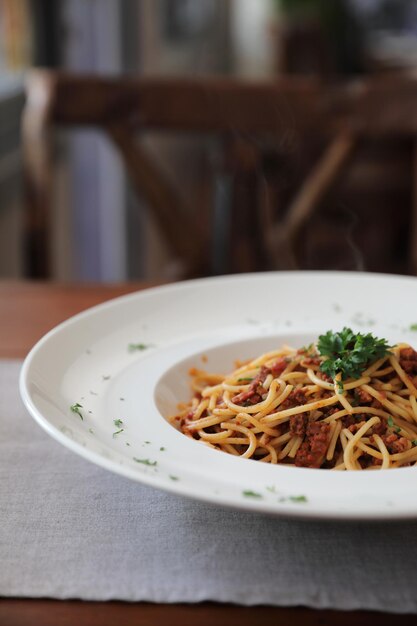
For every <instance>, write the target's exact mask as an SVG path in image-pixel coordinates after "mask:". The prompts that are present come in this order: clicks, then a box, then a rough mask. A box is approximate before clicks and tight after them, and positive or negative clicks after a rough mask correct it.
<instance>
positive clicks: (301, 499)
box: [288, 496, 308, 502]
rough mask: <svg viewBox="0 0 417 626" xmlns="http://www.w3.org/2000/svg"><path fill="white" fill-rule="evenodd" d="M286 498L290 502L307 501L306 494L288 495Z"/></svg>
mask: <svg viewBox="0 0 417 626" xmlns="http://www.w3.org/2000/svg"><path fill="white" fill-rule="evenodd" d="M288 499H289V500H290V501H291V502H308V500H307V497H306V496H290V497H289V498H288Z"/></svg>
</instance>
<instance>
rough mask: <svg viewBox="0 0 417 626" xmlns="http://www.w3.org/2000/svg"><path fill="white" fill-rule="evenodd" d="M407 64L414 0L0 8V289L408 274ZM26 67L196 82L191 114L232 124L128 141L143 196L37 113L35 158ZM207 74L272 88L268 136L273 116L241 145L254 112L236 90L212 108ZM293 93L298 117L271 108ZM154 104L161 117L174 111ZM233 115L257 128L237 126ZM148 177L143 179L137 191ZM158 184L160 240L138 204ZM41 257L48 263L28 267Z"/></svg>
mask: <svg viewBox="0 0 417 626" xmlns="http://www.w3.org/2000/svg"><path fill="white" fill-rule="evenodd" d="M416 67H417V3H416V2H415V0H331V1H329V0H275V1H274V0H128V1H122V0H0V276H1V277H2V278H24V277H37V278H52V279H55V280H64V281H106V282H107V281H123V280H133V279H142V278H145V279H150V280H166V279H177V278H183V277H187V276H191V275H209V274H222V273H230V272H241V271H259V270H265V269H267V270H268V269H287V268H290V269H293V268H295V267H298V268H300V269H335V270H367V271H383V272H392V273H404V274H405V273H414V274H415V273H417V265H416V259H415V258H414V255H415V254H416V252H415V249H416V245H415V238H416V232H417V229H416V227H415V219H414V212H415V211H417V201H416V198H415V194H416V190H417V188H416V185H415V182H414V181H415V178H416V173H417V167H416V158H415V155H416V151H415V146H416V139H415V131H416V130H417V121H414V120H417V91H416V89H415V87H414V75H415V69H416ZM33 68H46V69H48V70H60V71H65V72H71V73H74V74H82V75H85V76H87V77H91V76H102V77H108V76H111V77H113V78H117V79H120V80H124V79H125V78H126V79H128V80H129V81H130V80H138V81H140V80H141V79H148V78H160V79H161V80H162V81H163V80H165V79H169V81H170V83H169V84H170V85H172V88H173V89H174V88H175V81H176V80H179V82H178V85H177V90H178V94H180V93H181V84H182V83H181V81H180V78H181V79H184V77H186V78H188V79H189V80H190V81H191V82H192V81H200V82H199V84H201V85H203V88H204V89H206V90H207V91H206V92H204V93H207V99H206V104H205V107H203V109H204V108H205V113H206V114H207V115H208V116H210V115H213V110H218V111H221V115H223V116H227V115H229V121H230V128H228V129H226V130H227V132H225V130H224V129H222V130H221V131H219V132H214V133H212V132H210V133H209V132H206V129H204V128H202V130H201V132H199V130H198V128H193V129H192V132H190V130H187V129H186V130H185V131H184V130H181V128H180V129H179V131H178V132H175V133H174V132H172V130H171V131H167V130H166V128H165V129H164V128H162V129H161V131H158V129H157V128H155V127H152V128H151V129H150V131H149V132H146V133H145V132H141V133H140V135H141V136H140V137H139V138H138V141H139V140H140V142H141V146H142V148H143V150H145V151H146V155H147V157H149V160H150V162H151V163H152V164H153V165H152V167H155V168H156V169H155V171H157V172H158V173H160V174H161V180H162V181H163V182H162V183H161V184H160V185H159V183H158V182H157V180H159V179H157V178H155V180H154V181H153V182H152V180H151V181H150V182H149V180H148V181H147V180H145V181H144V184H145V187H146V186H147V185H148V187H149V186H150V187H152V185H154V187H153V189H154V191H153V192H152V191H151V192H149V193H144V194H141V193H140V190H139V193H138V186H139V185H134V184H132V177H131V176H129V171H128V168H127V167H126V163H125V161H124V159H123V158H122V156H121V152H120V149H119V150H118V149H117V147H116V146H115V142H114V141H112V138H111V136H109V133H106V132H103V128H101V127H100V124H94V123H91V124H84V125H82V124H79V123H77V121H76V120H75V122H74V123H73V124H72V123H71V124H69V123H67V124H61V123H59V122H60V120H59V119H58V118H57V119H56V120H54V119H53V115H51V116H50V118H48V121H50V122H51V123H50V129H48V137H47V140H48V142H51V143H50V144H48V145H49V148H48V149H50V150H52V156H51V155H50V158H49V160H48V161H47V162H46V161H45V160H42V158H40V159H39V160H37V155H42V154H43V152H42V141H44V140H45V139H44V138H42V137H39V132H38V134H36V133H37V130H36V129H37V128H38V127H37V126H36V124H37V117H36V116H37V114H38V113H37V112H39V110H40V109H41V108H42V106H45V107H47V106H48V103H46V104H45V103H44V102H43V99H46V96H45V93H43V92H42V89H40V88H39V85H37V84H36V83H34V82H32V83H31V82H29V83H28V76H30V72H31V71H32V70H33ZM213 77H218V78H219V79H220V78H221V79H222V81H225V82H221V85H222V89H224V85H225V84H226V83H227V82H228V81H230V82H231V83H233V84H235V85H236V86H237V88H239V87H240V86H241V85H243V86H245V85H248V84H250V85H253V84H259V85H265V86H266V88H267V89H268V88H269V87H271V86H272V87H273V88H274V89H277V90H278V89H280V88H281V85H282V86H283V87H282V89H283V97H282V98H280V99H279V102H278V101H277V107H276V117H279V118H280V125H279V128H278V126H277V123H276V120H275V121H274V120H273V119H272V120H271V132H270V133H268V132H267V130H268V129H267V128H266V126H267V123H266V120H265V119H264V120H261V121H263V122H265V124H264V126H265V127H263V128H262V132H261V133H257V132H255V131H254V129H253V127H254V126H256V122H257V120H256V116H257V115H258V116H259V117H260V118H261V117H262V116H263V115H264V114H263V113H262V106H260V108H259V110H258V108H257V106H258V105H257V102H256V100H253V99H252V100H251V99H247V98H246V97H242V99H241V100H240V99H239V91H237V92H236V94H237V95H236V104H235V108H233V109H232V108H230V110H225V111H224V110H223V101H222V98H221V97H214V98H213V97H211V95H210V94H211V91H210V90H211V86H212V85H213V82H212V81H213ZM206 79H207V80H208V83H207V86H206V87H205V83H204V81H205V80H206ZM187 84H189V83H187ZM368 84H370V85H376V87H375V89H376V92H375V93H376V94H377V95H375V93H374V92H373V91H372V89H374V87H372V89H371V92H370V93H372V94H374V95H373V96H372V98H371V99H370V100H369V99H367V98H365V97H362V95H363V94H366V93H368V92H367V91H366V89H367V85H368ZM28 85H29V86H28ZM304 85H306V91H303V90H304ZM294 86H295V87H296V89H297V90H298V89H299V88H300V89H301V91H300V94H299V96H297V97H299V98H300V104H299V105H298V103H297V100H296V99H293V98H292V96H291V97H290V96H288V99H287V96H286V93H287V91H286V90H288V89H289V90H290V92H291V90H292V89H293V87H294ZM310 86H311V89H312V94H313V96H312V97H314V100H313V99H312V100H311V101H310V100H309V98H310V96H309V93H310V92H309V89H310ZM113 87H114V85H113ZM114 88H115V89H116V92H117V87H114ZM31 90H32V92H31ZM364 90H365V91H364ZM214 93H216V92H215V91H214ZM291 93H292V92H291ZM297 93H298V91H297ZM259 94H261V92H259ZM358 94H359V96H360V97H359V96H358ZM57 97H58V96H57ZM61 97H62V96H61ZM260 97H261V95H259V96H258V99H259V98H260ZM358 97H359V99H358V100H357V99H355V98H358ZM83 98H84V96H83V95H82V93H81V92H80V91H78V89H77V88H75V87H74V88H73V90H71V91H70V93H68V92H66V97H65V107H66V109H65V110H66V111H69V113H68V116H70V115H71V114H72V113H71V107H73V108H74V116H75V118H76V116H77V115H78V111H79V109H80V107H81V106H82V103H83V102H84V99H83ZM28 102H30V103H31V108H29V110H27V107H28V104H27V103H28ZM173 102H174V101H173ZM175 102H176V100H175ZM179 102H180V101H179ZM351 102H352V104H351ZM240 103H241V107H240ZM251 103H252V104H251ZM163 104H164V106H165V108H166V109H167V110H168V111H170V113H169V114H170V115H172V116H174V115H175V113H176V112H178V110H177V109H178V106H180V105H178V104H175V106H174V104H172V111H171V110H170V106H171V102H170V101H166V102H164V103H163ZM57 106H58V105H57ZM59 106H61V105H59ZM25 107H26V109H25ZM158 107H159V104H158ZM244 107H249V108H248V110H244ZM250 107H252V110H249V109H250ZM309 107H310V108H309ZM310 110H311V112H312V113H311V116H310ZM25 111H26V112H25ZM179 114H180V117H181V111H179ZM203 114H204V111H203V112H199V119H200V120H203V117H204V115H203ZM139 115H140V114H139ZM155 115H156V114H155ZM164 115H166V113H164ZM219 115H220V113H219ZM266 115H267V113H265V116H266ZM25 116H26V118H25ZM239 116H241V117H239ZM58 117H59V116H58ZM241 118H242V119H244V120H247V119H253V120H254V122H251V124H252V126H251V125H250V124H249V126H250V128H249V129H248V130H245V124H244V123H243V122H241V121H236V120H241ZM22 119H23V120H25V122H24V123H23V124H22ZM145 121H146V120H145ZM203 121H204V120H203ZM258 121H259V120H258ZM142 123H143V120H142ZM245 123H246V122H245ZM239 124H241V125H240V126H239ZM32 125H33V127H32ZM143 126H145V124H144V123H143ZM154 126H155V125H154ZM156 126H157V124H156ZM374 126H375V128H374ZM370 127H372V131H369V128H370ZM28 129H29V130H28ZM144 130H146V129H145V128H144V127H143V128H142V131H144ZM255 130H256V129H255ZM25 133H26V137H25ZM34 137H35V139H36V141H34V140H33V138H34ZM38 141H39V144H38V143H37V142H38ZM25 142H26V148H25ZM28 146H29V148H28ZM119 148H120V146H119ZM31 150H32V152H34V154H29V158H27V156H25V155H26V153H27V151H29V153H30V152H31ZM145 162H146V163H147V161H145ZM137 166H138V168H140V167H141V164H140V162H139V161H138V163H137ZM30 168H34V169H35V170H36V168H38V169H39V171H40V169H42V172H41V173H40V174H39V171H38V173H36V171H34V172H31V171H30ZM145 170H146V168H145ZM145 170H144V169H143V168H142V170H141V173H140V174H139V178H140V179H141V181H140V182H143V177H146V176H147V175H149V176H150V177H151V178H152V176H151V175H150V174H149V172H148V174H147V173H146V171H145ZM152 172H153V173H154V174H155V172H154V170H152ZM33 177H35V179H36V180H37V183H36V184H38V185H40V184H42V180H46V178H47V179H48V185H46V186H45V189H43V190H42V192H41V200H39V197H38V198H37V199H36V198H35V199H34V191H33ZM36 177H37V178H36ZM39 181H41V182H39ZM164 185H167V189H169V190H170V189H171V188H172V189H175V194H178V199H179V200H178V202H180V203H182V204H183V211H182V212H179V213H178V216H176V214H175V211H176V206H174V205H172V213H173V214H174V217H175V219H174V220H173V221H172V220H171V221H168V223H169V225H168V227H167V228H165V229H164V228H163V227H162V228H161V218H160V219H159V222H158V219H155V213H154V209H153V207H152V198H153V195H152V193H154V196H155V198H156V201H157V202H158V199H157V198H158V189H159V190H160V189H164V188H165V187H164ZM155 186H156V190H155ZM38 192H39V189H38V190H37V191H36V193H38ZM42 194H43V195H42ZM46 194H49V197H47V196H46ZM36 202H37V203H38V205H37V207H36ZM39 202H43V203H44V206H45V207H49V214H48V216H47V218H46V222H47V223H48V224H49V226H48V228H47V232H46V233H45V232H44V233H43V234H42V233H41V236H40V244H39V243H38V244H33V242H32V243H31V242H30V238H31V237H33V236H37V234H39V233H38V232H37V231H38V230H39V228H38V226H36V220H37V219H38V218H37V217H36V211H38V213H39ZM41 212H42V209H41ZM34 224H35V225H34ZM162 226H163V225H162ZM164 231H165V232H164ZM196 233H197V234H196ZM181 238H182V240H188V241H191V240H193V239H194V238H195V240H196V241H198V245H197V246H196V248H198V250H197V252H198V253H199V254H200V258H199V259H198V260H196V259H195V263H194V261H193V259H192V257H193V254H194V253H196V251H195V250H193V252H192V253H190V258H191V263H190V258H188V259H187V260H186V261H184V259H182V258H181V252H182V250H183V249H184V247H185V248H186V244H187V242H186V241H185V243H184V241H183V243H181V242H180V243H179V244H178V245H176V240H177V239H178V240H179V239H181ZM45 247H47V248H48V250H49V251H50V252H49V254H48V260H47V261H48V262H47V266H46V265H45V264H42V263H41V264H40V265H39V268H40V269H39V268H38V269H36V268H37V258H36V256H37V255H41V254H42V250H41V249H42V248H45ZM193 263H194V265H193Z"/></svg>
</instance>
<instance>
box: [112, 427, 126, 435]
mask: <svg viewBox="0 0 417 626" xmlns="http://www.w3.org/2000/svg"><path fill="white" fill-rule="evenodd" d="M123 431H124V428H120V429H119V430H116V432H114V433H113V437H117V435H120V433H122V432H123Z"/></svg>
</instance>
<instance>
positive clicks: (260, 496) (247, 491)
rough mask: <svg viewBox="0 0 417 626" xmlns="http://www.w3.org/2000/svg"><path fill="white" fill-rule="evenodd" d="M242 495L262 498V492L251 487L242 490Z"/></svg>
mask: <svg viewBox="0 0 417 626" xmlns="http://www.w3.org/2000/svg"><path fill="white" fill-rule="evenodd" d="M242 495H243V496H245V498H262V497H263V496H262V494H261V493H258V492H257V491H250V489H247V490H246V491H242Z"/></svg>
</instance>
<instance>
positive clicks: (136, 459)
mask: <svg viewBox="0 0 417 626" xmlns="http://www.w3.org/2000/svg"><path fill="white" fill-rule="evenodd" d="M133 460H134V461H136V463H142V464H143V465H148V466H149V467H155V465H158V461H150V460H149V459H138V458H136V457H135V456H134V457H133Z"/></svg>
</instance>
